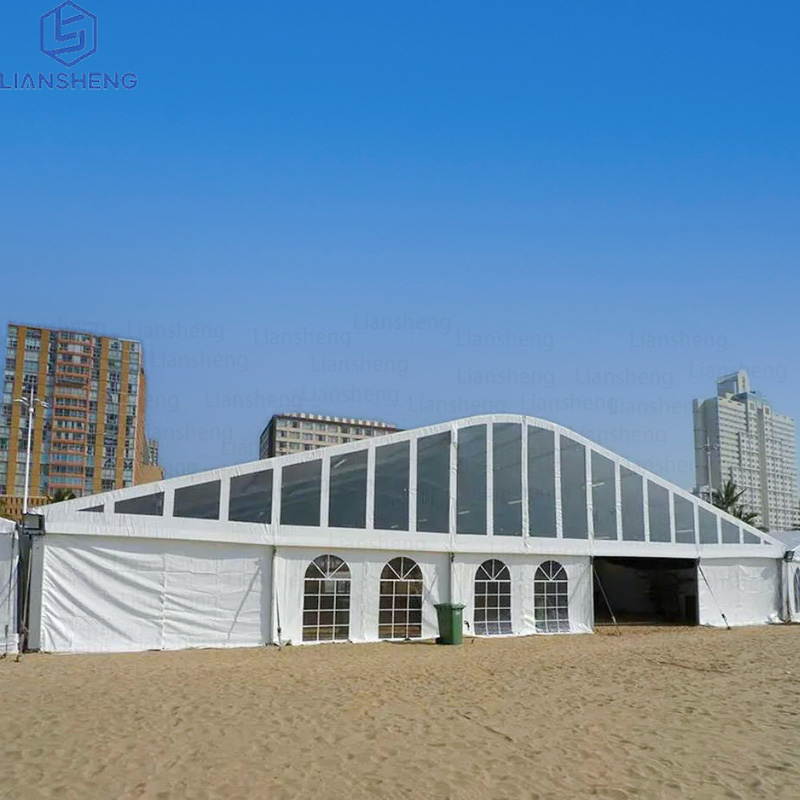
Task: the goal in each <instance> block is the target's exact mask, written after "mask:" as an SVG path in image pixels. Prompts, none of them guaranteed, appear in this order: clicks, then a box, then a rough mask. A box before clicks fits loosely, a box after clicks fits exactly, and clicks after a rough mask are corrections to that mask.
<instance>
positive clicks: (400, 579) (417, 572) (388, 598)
mask: <svg viewBox="0 0 800 800" xmlns="http://www.w3.org/2000/svg"><path fill="white" fill-rule="evenodd" d="M379 614H380V617H379V620H378V636H379V637H380V638H381V639H419V638H421V637H422V570H421V569H420V568H419V564H417V563H416V561H412V560H411V559H410V558H406V557H405V556H401V557H400V558H393V559H392V560H391V561H390V562H389V563H388V564H387V565H386V566H385V567H384V568H383V572H381V596H380V610H379Z"/></svg>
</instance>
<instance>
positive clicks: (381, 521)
mask: <svg viewBox="0 0 800 800" xmlns="http://www.w3.org/2000/svg"><path fill="white" fill-rule="evenodd" d="M409 469H410V446H409V443H408V442H398V443H397V444H387V445H384V446H383V447H376V448H375V516H374V527H375V528H379V529H381V530H387V531H394V530H399V531H407V530H408V492H409Z"/></svg>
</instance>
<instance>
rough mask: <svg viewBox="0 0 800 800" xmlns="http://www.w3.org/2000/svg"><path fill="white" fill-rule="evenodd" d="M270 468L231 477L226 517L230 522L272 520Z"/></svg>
mask: <svg viewBox="0 0 800 800" xmlns="http://www.w3.org/2000/svg"><path fill="white" fill-rule="evenodd" d="M272 483H273V477H272V470H271V469H265V470H261V471H259V472H251V473H250V474H249V475H238V476H236V477H234V478H231V493H230V495H231V496H230V500H229V504H228V519H229V520H230V521H231V522H261V523H263V524H266V525H269V524H270V523H271V522H272Z"/></svg>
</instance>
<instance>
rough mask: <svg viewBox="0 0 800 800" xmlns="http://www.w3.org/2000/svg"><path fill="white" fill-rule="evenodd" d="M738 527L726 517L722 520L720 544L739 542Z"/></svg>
mask: <svg viewBox="0 0 800 800" xmlns="http://www.w3.org/2000/svg"><path fill="white" fill-rule="evenodd" d="M739 531H740V528H739V526H738V525H736V524H735V523H733V522H731V521H730V520H728V519H723V520H722V544H739Z"/></svg>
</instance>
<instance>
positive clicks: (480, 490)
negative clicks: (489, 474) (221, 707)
mask: <svg viewBox="0 0 800 800" xmlns="http://www.w3.org/2000/svg"><path fill="white" fill-rule="evenodd" d="M457 469H458V472H457V475H456V478H457V489H456V495H457V498H458V499H457V506H456V532H457V533H464V534H485V533H486V529H487V526H486V425H471V426H470V427H467V428H459V430H458V467H457Z"/></svg>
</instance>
